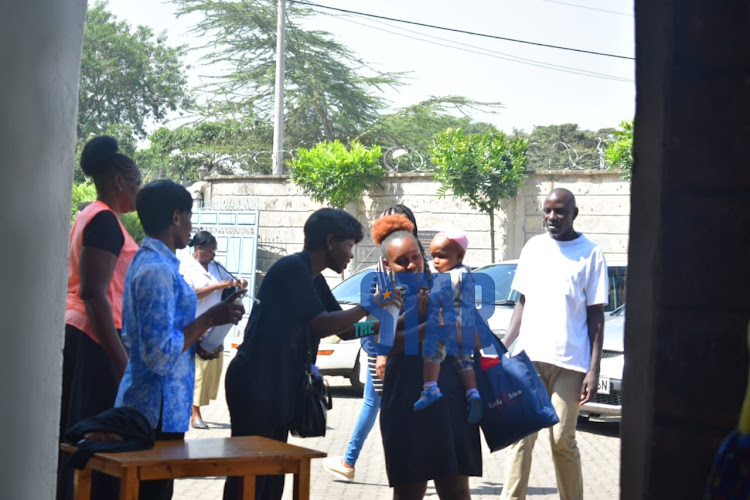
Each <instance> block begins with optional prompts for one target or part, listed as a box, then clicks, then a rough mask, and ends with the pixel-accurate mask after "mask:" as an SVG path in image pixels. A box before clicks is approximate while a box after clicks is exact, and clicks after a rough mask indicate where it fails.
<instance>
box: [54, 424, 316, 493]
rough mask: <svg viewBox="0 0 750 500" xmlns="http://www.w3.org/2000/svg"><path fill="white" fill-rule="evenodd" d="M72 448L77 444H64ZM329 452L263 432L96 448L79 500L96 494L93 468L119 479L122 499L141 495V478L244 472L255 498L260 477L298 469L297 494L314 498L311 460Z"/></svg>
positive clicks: (80, 482)
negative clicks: (122, 449) (140, 446)
mask: <svg viewBox="0 0 750 500" xmlns="http://www.w3.org/2000/svg"><path fill="white" fill-rule="evenodd" d="M60 448H61V449H62V450H63V451H66V452H69V453H72V452H74V451H76V447H75V446H72V445H69V444H62V445H60ZM325 456H326V454H325V453H323V452H321V451H316V450H310V449H307V448H302V447H300V446H294V445H291V444H287V443H282V442H281V441H274V440H273V439H268V438H264V437H260V436H242V437H231V438H211V439H190V440H186V441H157V442H156V446H154V448H152V449H150V450H143V451H127V452H122V453H96V454H95V455H93V456H92V457H91V459H89V462H88V464H87V466H86V468H85V469H84V470H77V471H76V493H75V498H76V500H89V499H90V498H91V472H92V471H99V472H103V473H104V474H109V475H110V476H115V477H119V478H120V500H138V489H139V486H140V481H146V480H150V479H174V478H179V477H204V476H242V478H243V481H244V488H243V491H244V495H243V500H249V499H254V498H255V476H264V475H275V474H294V499H295V500H307V499H309V498H310V460H311V459H313V458H322V457H325Z"/></svg>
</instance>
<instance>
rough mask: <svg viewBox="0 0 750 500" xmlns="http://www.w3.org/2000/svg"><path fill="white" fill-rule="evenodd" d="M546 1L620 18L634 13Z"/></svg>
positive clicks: (546, 0) (553, 0) (631, 15)
mask: <svg viewBox="0 0 750 500" xmlns="http://www.w3.org/2000/svg"><path fill="white" fill-rule="evenodd" d="M544 1H545V2H549V3H559V4H560V5H567V6H569V7H578V8H579V9H588V10H596V11H599V12H606V13H608V14H618V15H620V16H628V17H633V14H632V13H628V12H618V11H616V10H607V9H600V8H598V7H589V6H588V5H580V4H577V3H568V2H560V1H559V0H544Z"/></svg>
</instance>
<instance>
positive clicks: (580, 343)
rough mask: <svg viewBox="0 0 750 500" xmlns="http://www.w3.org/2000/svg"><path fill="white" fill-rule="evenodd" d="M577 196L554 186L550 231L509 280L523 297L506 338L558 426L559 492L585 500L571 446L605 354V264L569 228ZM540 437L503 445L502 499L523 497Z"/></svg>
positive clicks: (528, 248) (548, 205) (554, 440)
mask: <svg viewBox="0 0 750 500" xmlns="http://www.w3.org/2000/svg"><path fill="white" fill-rule="evenodd" d="M577 216H578V208H577V207H576V201H575V196H573V193H571V192H570V191H568V190H567V189H555V190H553V191H552V192H550V193H549V195H547V198H546V199H545V200H544V225H545V227H546V229H547V234H542V235H539V236H535V237H534V238H532V239H531V240H529V242H528V243H526V245H525V246H524V248H523V250H522V251H521V257H520V259H519V262H518V268H517V270H516V275H515V278H514V280H513V289H515V290H517V291H518V292H519V293H520V294H521V297H520V299H519V300H518V302H517V303H516V307H515V309H514V311H513V316H512V318H511V320H510V325H509V326H508V332H507V334H506V336H505V338H504V339H503V343H504V344H505V345H506V346H510V345H511V344H512V343H513V341H514V340H516V338H517V339H518V342H517V344H516V346H515V349H514V350H515V352H519V351H521V350H525V351H526V353H527V354H528V355H529V358H531V360H532V361H533V362H534V366H535V367H536V370H537V372H538V373H539V376H540V378H541V379H542V382H543V383H544V385H545V387H546V388H547V391H548V392H549V394H550V397H551V399H552V404H553V406H554V407H555V411H556V412H557V415H558V416H559V417H560V422H559V423H558V424H556V425H554V426H553V427H552V428H551V429H550V443H551V445H552V457H553V459H554V462H555V473H556V476H557V489H558V492H559V494H560V498H561V499H563V500H566V499H569V500H573V499H581V498H583V479H582V475H581V459H580V454H579V451H578V445H577V444H576V423H577V420H578V408H579V406H581V405H583V404H584V403H586V402H588V401H590V400H592V399H593V398H594V396H596V391H597V387H598V382H599V364H600V360H601V355H602V330H603V327H604V305H606V303H607V300H608V281H607V264H606V262H605V261H604V255H603V254H602V250H601V248H599V246H598V245H596V244H595V243H594V242H592V241H591V240H589V239H588V238H586V236H584V235H583V234H581V233H579V232H576V231H575V230H574V229H573V221H574V220H575V218H576V217H577ZM536 437H537V434H532V435H531V436H528V437H526V438H524V439H522V440H521V441H518V442H517V443H514V444H513V445H511V446H510V447H509V448H508V458H507V467H506V469H507V471H506V478H505V482H504V485H503V498H506V499H522V498H525V497H526V492H527V489H528V484H529V472H530V470H531V452H532V450H533V448H534V442H535V441H536Z"/></svg>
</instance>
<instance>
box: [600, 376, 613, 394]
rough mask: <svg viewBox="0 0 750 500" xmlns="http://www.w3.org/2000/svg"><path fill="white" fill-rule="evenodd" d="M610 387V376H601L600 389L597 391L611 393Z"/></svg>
mask: <svg viewBox="0 0 750 500" xmlns="http://www.w3.org/2000/svg"><path fill="white" fill-rule="evenodd" d="M609 387H610V383H609V379H608V378H599V390H598V391H597V392H598V393H599V394H609Z"/></svg>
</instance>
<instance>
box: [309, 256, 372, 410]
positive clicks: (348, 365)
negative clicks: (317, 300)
mask: <svg viewBox="0 0 750 500" xmlns="http://www.w3.org/2000/svg"><path fill="white" fill-rule="evenodd" d="M373 269H374V268H373V267H369V268H367V269H363V270H362V271H360V272H358V273H355V274H353V275H352V276H349V277H348V278H347V279H345V280H344V281H342V282H341V283H339V284H338V285H336V286H335V287H334V288H333V289H332V290H331V292H332V293H333V296H334V297H336V300H338V302H339V304H341V307H342V308H343V309H348V308H350V307H353V306H354V305H355V304H359V302H360V285H361V283H362V278H364V277H365V275H366V274H367V273H369V272H370V271H372V270H373ZM360 349H361V348H360V341H359V339H353V340H341V339H340V338H339V337H338V336H336V335H331V336H329V337H325V338H322V339H320V345H319V346H318V357H317V360H316V361H315V364H316V365H317V366H318V370H320V373H321V374H323V375H328V376H341V377H346V378H348V379H349V382H350V383H351V384H352V388H353V389H354V392H355V393H357V394H359V395H361V394H362V391H363V390H364V388H365V385H364V383H363V382H362V380H363V379H364V377H360V370H361V369H364V370H366V369H367V367H366V366H364V367H361V365H360V362H359V351H360Z"/></svg>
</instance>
